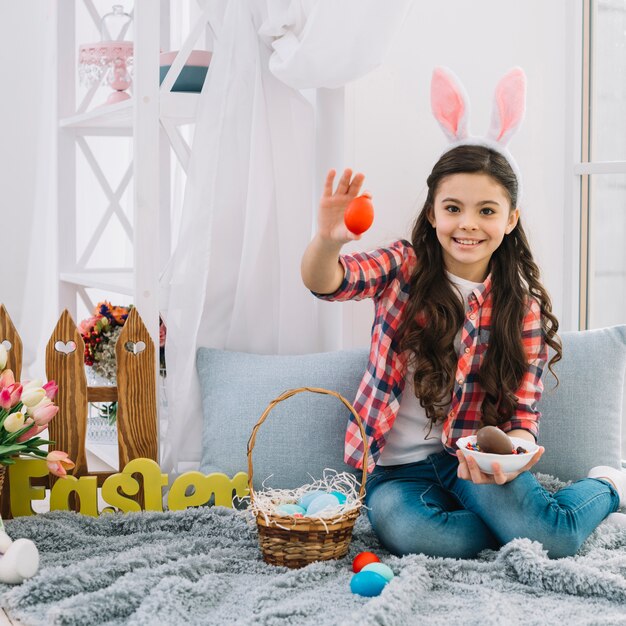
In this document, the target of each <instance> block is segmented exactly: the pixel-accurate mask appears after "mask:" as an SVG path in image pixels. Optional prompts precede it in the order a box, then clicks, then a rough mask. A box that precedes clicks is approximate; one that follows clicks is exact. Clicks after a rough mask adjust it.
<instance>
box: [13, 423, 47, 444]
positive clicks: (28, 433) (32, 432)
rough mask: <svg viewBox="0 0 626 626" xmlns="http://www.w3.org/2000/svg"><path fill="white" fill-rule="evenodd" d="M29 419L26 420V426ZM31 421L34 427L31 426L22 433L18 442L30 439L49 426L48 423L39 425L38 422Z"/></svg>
mask: <svg viewBox="0 0 626 626" xmlns="http://www.w3.org/2000/svg"><path fill="white" fill-rule="evenodd" d="M28 419H30V418H28ZM28 419H27V420H26V421H25V422H24V425H25V426H26V425H27V424H28V423H29V422H28ZM31 423H32V424H33V425H32V427H31V428H29V429H28V430H27V431H26V432H25V433H22V434H21V435H20V436H19V437H18V438H17V443H24V442H25V441H28V440H29V439H32V438H33V437H36V436H37V435H38V434H39V433H41V432H43V431H44V430H46V428H48V426H47V424H43V425H42V426H37V424H35V423H33V422H32V420H31Z"/></svg>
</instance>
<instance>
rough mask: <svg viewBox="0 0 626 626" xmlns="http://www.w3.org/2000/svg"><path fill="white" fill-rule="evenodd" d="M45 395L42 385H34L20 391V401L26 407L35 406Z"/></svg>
mask: <svg viewBox="0 0 626 626" xmlns="http://www.w3.org/2000/svg"><path fill="white" fill-rule="evenodd" d="M45 397H46V390H45V389H44V388H43V387H34V388H32V389H27V390H25V391H22V398H21V400H22V402H23V403H24V404H25V405H26V406H27V407H29V408H30V407H35V406H37V405H38V404H39V403H40V402H41V401H42V400H43V399H44V398H45Z"/></svg>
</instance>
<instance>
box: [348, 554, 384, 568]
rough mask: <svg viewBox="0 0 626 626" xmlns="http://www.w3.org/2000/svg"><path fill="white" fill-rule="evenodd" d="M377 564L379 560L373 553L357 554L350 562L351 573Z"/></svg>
mask: <svg viewBox="0 0 626 626" xmlns="http://www.w3.org/2000/svg"><path fill="white" fill-rule="evenodd" d="M378 562H380V559H379V558H378V557H377V556H376V555H375V554H374V553H373V552H359V553H358V554H357V555H356V556H355V557H354V561H352V571H353V572H355V573H356V572H360V571H361V570H362V569H363V568H364V567H365V566H366V565H369V564H370V563H378Z"/></svg>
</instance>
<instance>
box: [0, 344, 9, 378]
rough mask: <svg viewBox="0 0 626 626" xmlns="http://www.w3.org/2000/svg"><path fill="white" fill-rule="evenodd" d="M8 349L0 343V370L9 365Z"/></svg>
mask: <svg viewBox="0 0 626 626" xmlns="http://www.w3.org/2000/svg"><path fill="white" fill-rule="evenodd" d="M7 358H8V354H7V349H6V348H5V347H4V344H2V343H0V372H1V371H2V370H3V369H4V368H5V367H6V366H7Z"/></svg>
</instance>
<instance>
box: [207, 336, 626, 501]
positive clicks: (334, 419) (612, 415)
mask: <svg viewBox="0 0 626 626" xmlns="http://www.w3.org/2000/svg"><path fill="white" fill-rule="evenodd" d="M561 339H562V341H563V359H562V361H560V362H559V363H558V364H557V365H556V366H555V371H556V373H557V376H558V377H559V379H560V384H559V386H558V387H557V388H554V387H555V383H556V381H555V379H554V377H553V376H552V374H550V373H549V372H547V370H546V373H545V374H544V385H545V390H544V394H543V397H542V399H541V401H540V405H539V408H540V410H541V412H542V419H541V425H540V438H539V443H541V445H543V446H544V447H545V448H546V452H545V454H544V456H543V458H542V459H541V461H540V462H539V463H538V464H537V465H536V466H535V467H536V471H538V472H542V473H546V474H551V475H553V476H555V477H558V478H560V479H562V480H577V479H579V478H582V477H584V476H585V475H586V473H587V471H588V470H589V469H590V468H591V467H593V466H594V465H611V466H614V467H620V466H621V456H622V455H621V423H622V418H621V413H622V405H623V397H624V372H625V370H626V326H615V327H611V328H604V329H599V330H590V331H581V332H565V333H563V334H562V335H561ZM366 363H367V349H365V348H362V349H356V350H345V351H337V352H329V353H318V354H306V355H299V356H276V355H256V354H247V353H241V352H228V351H223V350H215V349H210V348H200V349H199V351H198V355H197V367H198V373H199V376H200V382H201V388H202V396H203V413H204V416H203V418H204V433H203V455H202V463H201V468H200V469H201V471H203V472H206V473H209V472H212V471H216V472H225V473H226V474H228V475H231V476H233V475H234V474H236V473H237V472H239V471H247V456H246V444H247V441H248V438H249V436H250V433H251V431H252V428H253V427H254V425H255V424H256V422H257V420H258V419H259V417H260V416H261V414H262V413H263V411H264V410H265V408H266V407H267V406H268V405H269V403H270V402H271V401H272V400H273V399H275V398H276V397H278V396H279V395H281V394H282V393H283V392H284V391H286V390H288V389H295V388H299V387H321V388H324V389H329V390H333V391H336V392H338V393H340V394H341V395H342V396H343V397H344V398H346V399H347V400H348V401H349V402H352V400H353V399H354V397H355V393H356V390H357V387H358V384H359V382H360V380H361V376H362V374H363V372H364V370H365V366H366ZM348 415H349V412H348V409H347V408H346V407H345V406H344V405H343V404H342V403H341V402H340V401H339V400H337V399H336V398H334V397H331V396H326V395H319V394H312V393H308V392H307V393H300V394H297V395H295V396H293V397H292V398H290V399H289V400H286V401H283V402H281V403H279V404H278V405H276V407H275V408H274V409H273V410H272V411H271V413H270V414H269V416H268V418H267V420H266V421H265V423H264V424H263V426H262V427H261V428H260V430H259V433H258V436H257V442H256V444H255V447H254V453H253V462H254V483H255V488H257V489H258V488H259V487H260V485H261V483H262V481H264V480H267V482H266V485H267V486H271V487H274V488H295V487H299V486H301V485H304V484H307V483H310V482H311V476H312V477H313V478H315V479H317V478H320V477H321V475H322V472H323V470H324V468H332V469H335V470H337V471H353V470H352V468H350V467H349V466H348V465H346V464H345V463H344V461H343V440H344V434H345V428H346V421H347V419H348ZM357 474H359V475H360V472H357Z"/></svg>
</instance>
